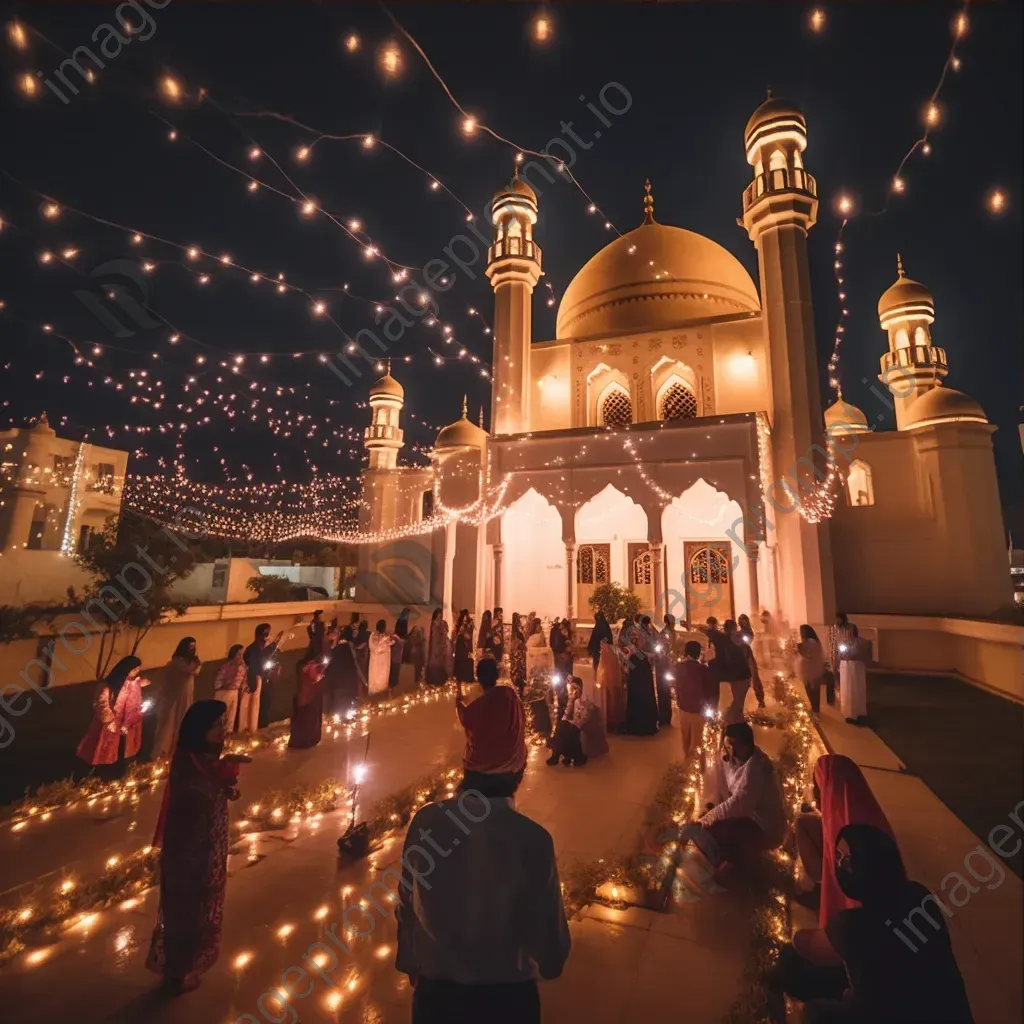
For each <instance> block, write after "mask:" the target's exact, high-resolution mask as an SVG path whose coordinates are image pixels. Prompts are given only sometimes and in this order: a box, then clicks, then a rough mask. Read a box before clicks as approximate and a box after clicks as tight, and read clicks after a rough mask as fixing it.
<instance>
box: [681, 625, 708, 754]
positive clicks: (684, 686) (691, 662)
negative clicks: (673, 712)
mask: <svg viewBox="0 0 1024 1024" xmlns="http://www.w3.org/2000/svg"><path fill="white" fill-rule="evenodd" d="M683 655H684V657H683V660H682V661H680V662H677V663H676V667H675V684H674V685H675V691H676V705H677V706H678V707H679V731H680V732H681V733H682V737H683V760H684V761H685V760H686V759H687V758H688V757H689V756H690V753H691V752H692V751H694V750H696V749H697V747H698V746H700V740H701V735H702V734H703V731H704V723H705V721H706V718H705V717H704V712H705V710H706V709H707V708H709V707H710V708H712V709H713V710H714V709H717V708H718V684H717V683H716V682H715V678H714V676H713V675H712V673H711V669H710V668H708V666H707V665H705V664H703V663H702V662H701V660H700V655H701V647H700V644H699V643H697V641H696V640H690V641H688V642H687V643H686V646H685V647H684V648H683Z"/></svg>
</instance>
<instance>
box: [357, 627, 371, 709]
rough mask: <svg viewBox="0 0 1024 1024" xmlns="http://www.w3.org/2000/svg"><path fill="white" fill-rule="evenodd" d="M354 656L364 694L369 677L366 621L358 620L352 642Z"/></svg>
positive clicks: (368, 646) (368, 642) (368, 632)
mask: <svg viewBox="0 0 1024 1024" xmlns="http://www.w3.org/2000/svg"><path fill="white" fill-rule="evenodd" d="M354 647H355V655H356V674H357V675H358V676H359V683H360V685H361V686H362V689H363V693H364V694H365V693H366V691H367V688H368V686H369V676H370V624H369V623H368V622H367V621H366V619H360V620H359V628H358V629H357V630H356V638H355V641H354Z"/></svg>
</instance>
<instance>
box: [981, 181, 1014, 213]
mask: <svg viewBox="0 0 1024 1024" xmlns="http://www.w3.org/2000/svg"><path fill="white" fill-rule="evenodd" d="M1008 205H1009V200H1008V199H1007V196H1006V193H1005V192H1004V191H1003V190H1002V189H1001V188H992V189H989V192H988V195H987V196H986V197H985V207H986V209H987V210H988V212H989V213H993V214H996V215H997V216H998V215H999V214H1002V213H1006V208H1007V206H1008Z"/></svg>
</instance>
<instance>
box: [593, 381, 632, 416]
mask: <svg viewBox="0 0 1024 1024" xmlns="http://www.w3.org/2000/svg"><path fill="white" fill-rule="evenodd" d="M598 419H599V421H600V425H601V426H602V427H613V428H619V427H627V426H629V424H631V423H632V422H633V400H632V399H631V398H630V397H629V392H628V391H627V390H626V389H625V388H624V387H623V386H622V385H621V384H619V383H618V381H612V383H611V384H609V385H608V387H606V388H605V389H604V391H603V392H602V393H601V397H600V399H599V401H598Z"/></svg>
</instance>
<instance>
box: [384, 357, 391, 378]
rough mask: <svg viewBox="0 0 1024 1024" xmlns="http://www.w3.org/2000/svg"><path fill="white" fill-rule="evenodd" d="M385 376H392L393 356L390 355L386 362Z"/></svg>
mask: <svg viewBox="0 0 1024 1024" xmlns="http://www.w3.org/2000/svg"><path fill="white" fill-rule="evenodd" d="M384 376H385V377H390V376H391V356H388V358H387V359H386V360H385V362H384Z"/></svg>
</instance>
